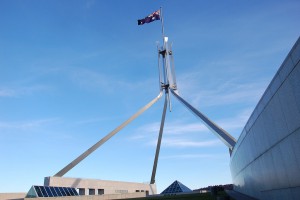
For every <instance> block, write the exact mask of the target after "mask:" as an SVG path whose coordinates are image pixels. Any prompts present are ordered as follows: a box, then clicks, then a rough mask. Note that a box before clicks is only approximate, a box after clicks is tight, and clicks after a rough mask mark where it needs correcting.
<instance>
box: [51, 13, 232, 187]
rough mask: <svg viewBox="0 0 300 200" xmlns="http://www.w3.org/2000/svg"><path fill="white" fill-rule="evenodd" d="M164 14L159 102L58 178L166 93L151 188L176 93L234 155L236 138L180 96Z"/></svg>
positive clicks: (105, 138) (79, 158)
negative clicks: (167, 114) (166, 121)
mask: <svg viewBox="0 0 300 200" xmlns="http://www.w3.org/2000/svg"><path fill="white" fill-rule="evenodd" d="M162 14H163V13H162V7H160V10H159V17H160V20H161V31H162V38H163V45H162V46H161V47H157V51H158V72H159V78H158V79H159V89H160V93H159V95H158V96H157V97H156V98H154V99H153V100H152V101H150V102H149V103H148V104H146V105H145V106H144V107H142V108H141V109H140V110H139V111H138V112H136V113H135V114H134V115H132V116H131V117H130V118H129V119H127V120H126V121H125V122H123V123H122V124H121V125H119V126H118V127H117V128H115V129H114V130H113V131H111V132H110V133H109V134H107V135H106V136H105V137H103V138H102V139H101V140H99V141H98V142H97V143H95V144H94V145H93V146H91V147H90V148H89V149H88V150H86V151H85V152H84V153H82V154H81V155H80V156H78V157H77V158H76V159H75V160H73V161H72V162H71V163H69V164H68V165H67V166H65V167H64V168H63V169H61V170H60V171H59V172H57V173H56V174H55V175H54V176H58V177H61V176H63V175H65V174H66V173H67V172H68V171H69V170H71V169H72V168H73V167H75V166H76V165H77V164H78V163H79V162H81V161H82V160H83V159H85V158H86V157H87V156H89V155H90V154H91V153H93V152H94V151H95V150H96V149H98V148H99V147H100V146H101V145H103V144H104V143H105V142H106V141H108V140H109V139H110V138H111V137H113V136H114V135H115V134H117V133H118V132H119V131H120V130H121V129H123V128H124V127H125V126H127V125H128V124H129V123H130V122H131V121H133V120H134V119H135V118H137V117H138V116H140V115H141V114H142V113H143V112H145V111H146V110H147V109H149V108H150V107H151V106H152V105H153V104H154V103H156V102H157V101H158V100H159V99H160V98H161V97H162V95H163V90H164V92H165V102H164V107H163V113H162V117H161V123H160V129H159V135H158V139H157V146H156V152H155V158H154V163H153V169H152V175H151V181H150V186H151V185H152V184H155V176H156V169H157V164H158V157H159V152H160V147H161V141H162V136H163V129H164V124H165V118H166V110H167V107H168V105H169V109H170V111H171V100H170V93H172V94H173V95H174V96H175V98H176V99H178V100H179V101H180V102H181V103H183V104H184V105H185V106H186V107H187V108H188V109H189V110H190V111H191V112H192V113H193V114H195V115H196V116H197V117H199V118H200V119H201V120H202V122H203V123H204V124H205V125H206V126H207V127H208V128H209V129H210V130H211V131H212V132H213V133H214V134H215V135H216V136H217V137H219V138H220V139H221V141H222V142H223V143H224V144H225V145H226V146H227V147H228V148H229V151H230V153H231V151H232V149H233V147H234V145H235V143H236V140H235V138H233V137H232V136H231V135H230V134H229V133H227V132H226V131H225V130H223V129H222V128H220V127H219V126H218V125H217V124H216V123H214V122H213V121H211V120H210V119H209V118H208V117H206V116H205V115H204V114H202V113H201V112H200V111H198V110H197V109H196V108H194V107H193V106H192V105H190V104H189V103H188V102H187V101H185V100H184V99H183V98H182V97H181V96H180V95H179V92H178V90H177V83H176V77H175V67H174V59H173V51H172V46H171V45H169V43H168V37H166V36H165V33H164V19H163V15H162ZM157 17H158V11H156V12H154V13H152V14H151V15H149V16H147V17H146V18H144V19H141V20H138V25H143V24H144V23H149V22H152V21H154V20H159V18H157Z"/></svg>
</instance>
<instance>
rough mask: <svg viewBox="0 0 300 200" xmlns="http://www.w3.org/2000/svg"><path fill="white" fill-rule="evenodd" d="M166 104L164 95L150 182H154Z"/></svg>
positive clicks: (166, 99)
mask: <svg viewBox="0 0 300 200" xmlns="http://www.w3.org/2000/svg"><path fill="white" fill-rule="evenodd" d="M167 105H168V96H167V95H165V104H164V110H163V114H162V117H161V123H160V129H159V135H158V140H157V146H156V152H155V158H154V164H153V169H152V176H151V181H150V184H154V183H155V175H156V168H157V162H158V156H159V151H160V144H161V139H162V134H163V131H164V124H165V118H166V110H167Z"/></svg>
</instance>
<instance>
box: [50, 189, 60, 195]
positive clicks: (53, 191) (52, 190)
mask: <svg viewBox="0 0 300 200" xmlns="http://www.w3.org/2000/svg"><path fill="white" fill-rule="evenodd" d="M50 190H51V192H52V194H53V196H54V197H57V196H58V195H57V194H56V192H55V190H54V187H50Z"/></svg>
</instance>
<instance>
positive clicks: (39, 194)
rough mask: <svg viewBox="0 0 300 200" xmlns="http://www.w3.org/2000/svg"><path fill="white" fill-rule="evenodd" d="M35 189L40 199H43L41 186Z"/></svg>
mask: <svg viewBox="0 0 300 200" xmlns="http://www.w3.org/2000/svg"><path fill="white" fill-rule="evenodd" d="M34 189H35V191H36V193H37V195H38V197H43V193H42V191H41V190H40V187H39V186H34Z"/></svg>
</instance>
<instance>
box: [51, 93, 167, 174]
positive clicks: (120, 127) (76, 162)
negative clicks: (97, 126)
mask: <svg viewBox="0 0 300 200" xmlns="http://www.w3.org/2000/svg"><path fill="white" fill-rule="evenodd" d="M162 94H163V92H162V91H161V92H160V93H159V95H158V96H157V97H156V98H154V99H153V100H152V101H151V102H149V103H148V104H147V105H145V106H144V107H143V108H141V109H140V110H139V111H138V112H136V113H135V114H134V115H132V116H131V117H130V118H129V119H127V120H126V121H125V122H123V123H122V124H121V125H119V126H118V127H117V128H116V129H114V130H113V131H111V132H110V133H109V134H107V135H106V136H105V137H104V138H102V139H101V140H100V141H98V142H97V143H96V144H94V145H93V146H92V147H90V148H89V149H88V150H86V151H85V152H84V153H83V154H81V155H80V156H78V157H77V158H76V159H75V160H73V161H72V162H71V163H69V164H68V165H67V166H65V167H64V168H63V169H62V170H60V171H59V172H57V173H56V174H55V175H54V176H58V177H62V176H63V175H65V174H66V173H67V172H68V171H70V170H71V169H72V168H73V167H75V166H76V165H77V164H78V163H79V162H81V161H82V160H83V159H85V158H86V157H88V156H89V155H90V154H91V153H93V152H94V151H95V150H96V149H98V148H99V147H100V146H101V145H102V144H104V143H105V142H106V141H107V140H109V139H110V138H111V137H112V136H114V135H115V134H116V133H118V132H119V131H120V130H121V129H123V128H124V127H125V126H127V125H128V124H129V123H130V122H131V121H133V120H134V119H135V118H137V117H138V116H139V115H141V114H142V113H143V112H145V111H146V110H147V109H148V108H150V107H151V106H152V105H153V104H154V103H156V102H157V101H158V100H159V99H160V98H161V96H162Z"/></svg>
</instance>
